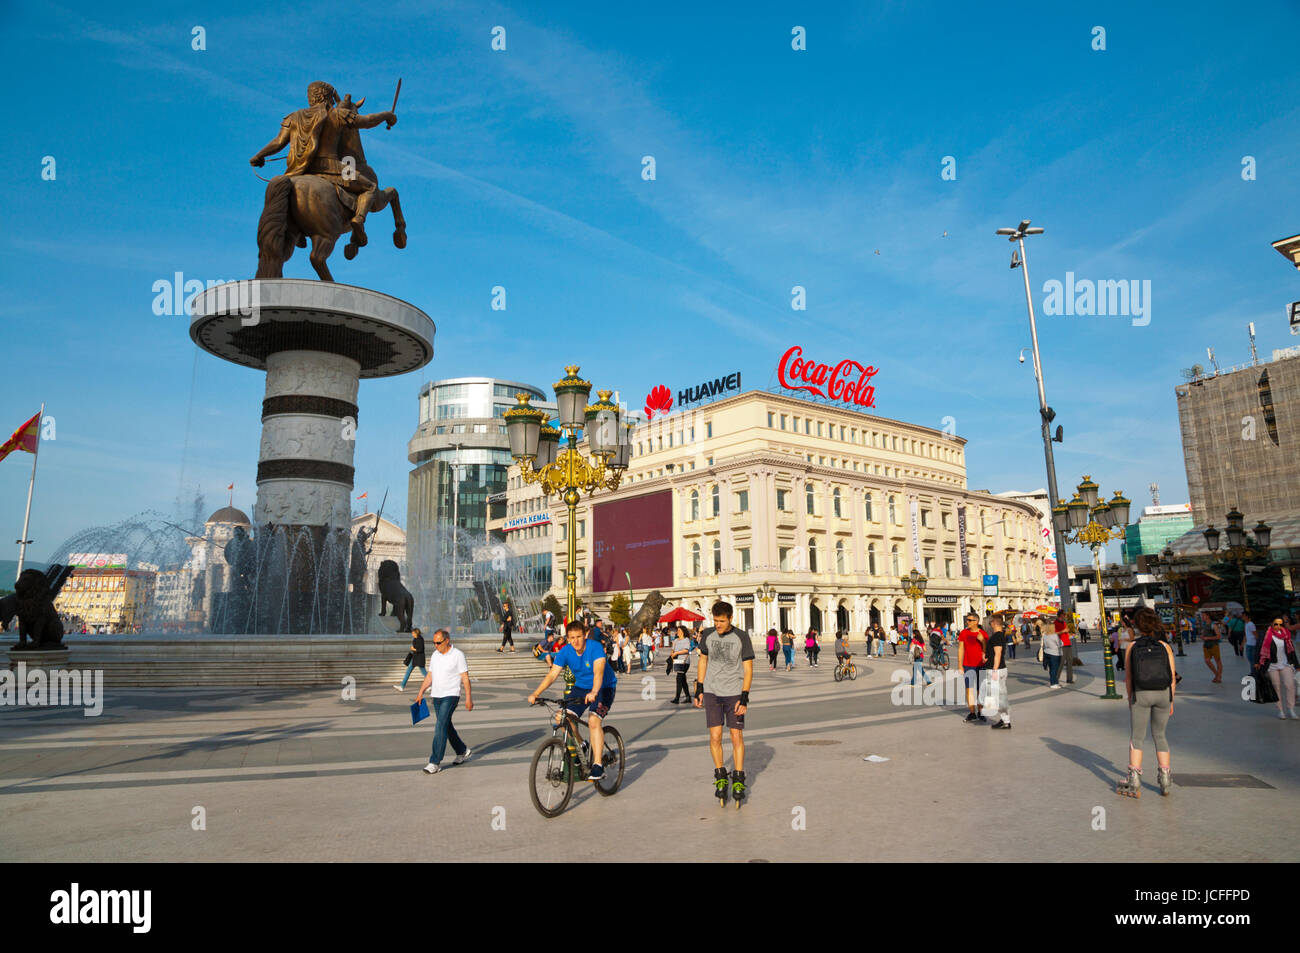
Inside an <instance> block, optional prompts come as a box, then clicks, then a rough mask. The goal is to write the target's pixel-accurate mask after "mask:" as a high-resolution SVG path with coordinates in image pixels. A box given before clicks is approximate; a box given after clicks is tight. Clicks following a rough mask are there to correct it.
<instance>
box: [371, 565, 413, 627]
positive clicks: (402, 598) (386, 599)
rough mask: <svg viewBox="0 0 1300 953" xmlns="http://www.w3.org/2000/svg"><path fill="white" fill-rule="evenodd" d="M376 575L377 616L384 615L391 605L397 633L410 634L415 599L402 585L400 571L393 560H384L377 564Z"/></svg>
mask: <svg viewBox="0 0 1300 953" xmlns="http://www.w3.org/2000/svg"><path fill="white" fill-rule="evenodd" d="M376 575H377V576H378V578H379V614H380V615H384V614H385V610H386V609H387V608H388V607H389V606H390V605H391V606H392V607H393V616H394V617H396V619H397V631H398V632H410V631H411V616H412V615H414V613H415V599H414V598H413V597H412V596H411V591H410V590H409V589H407V588H406V587H405V586H404V585H402V571H401V570H400V569H398V568H397V563H395V562H394V561H393V560H391V559H385V560H384V561H383V562H381V563H380V564H379V570H378V571H377V573H376Z"/></svg>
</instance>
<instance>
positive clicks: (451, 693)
mask: <svg viewBox="0 0 1300 953" xmlns="http://www.w3.org/2000/svg"><path fill="white" fill-rule="evenodd" d="M462 688H463V689H465V710H466V711H473V710H474V699H473V697H471V695H470V688H469V663H468V662H466V661H465V653H464V652H462V651H461V650H460V649H454V648H452V647H451V632H450V631H448V630H447V629H439V630H438V631H437V632H435V633H433V652H432V654H430V656H429V674H428V675H426V676H424V681H423V682H421V683H420V694H419V697H420V698H423V697H424V693H425V692H428V693H429V703H428V704H429V707H430V708H432V709H433V715H434V718H435V719H436V724H435V727H434V729H433V752H432V753H431V754H430V755H429V763H428V764H426V765H425V766H424V773H425V774H437V773H438V772H439V771H441V770H442V756H443V753H444V752H446V750H447V742H448V741H450V742H451V750H452V751H454V752H456V759H455V760H454V761H452V764H462V763H464V761H465V759H466V758H468V757H469V756H470V755H471V754H473V753H474V752H473V750H472V749H470V748H469V747H468V746H467V745H466V744H465V742H463V741H461V740H460V735H458V734H457V733H456V727H455V726H454V725H453V724H452V723H451V714H452V712H454V711H455V710H456V705H457V703H459V701H460V691H461V689H462Z"/></svg>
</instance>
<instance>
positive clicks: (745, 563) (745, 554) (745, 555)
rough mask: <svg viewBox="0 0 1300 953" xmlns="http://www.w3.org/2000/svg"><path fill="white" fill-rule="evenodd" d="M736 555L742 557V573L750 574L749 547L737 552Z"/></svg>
mask: <svg viewBox="0 0 1300 953" xmlns="http://www.w3.org/2000/svg"><path fill="white" fill-rule="evenodd" d="M736 555H738V556H739V557H740V571H741V572H749V547H748V546H746V547H744V548H743V549H738V550H736Z"/></svg>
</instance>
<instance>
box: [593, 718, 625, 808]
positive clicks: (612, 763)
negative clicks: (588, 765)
mask: <svg viewBox="0 0 1300 953" xmlns="http://www.w3.org/2000/svg"><path fill="white" fill-rule="evenodd" d="M604 750H605V753H604V756H603V757H602V758H601V762H600V763H601V767H603V768H604V769H605V777H604V778H603V779H602V780H600V781H597V782H596V790H597V791H599V792H600V793H601V794H603V795H604V796H605V797H609V796H610V795H611V794H614V793H616V792H617V791H618V789H619V788H620V787H621V786H622V784H623V736H622V735H620V734H619V733H618V729H617V728H606V729H605V749H604Z"/></svg>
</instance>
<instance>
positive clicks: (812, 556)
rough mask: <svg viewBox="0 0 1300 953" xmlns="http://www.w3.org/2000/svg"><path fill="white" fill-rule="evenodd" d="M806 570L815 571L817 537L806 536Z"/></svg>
mask: <svg viewBox="0 0 1300 953" xmlns="http://www.w3.org/2000/svg"><path fill="white" fill-rule="evenodd" d="M808 571H809V572H816V571H817V537H815V536H810V537H808Z"/></svg>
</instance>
